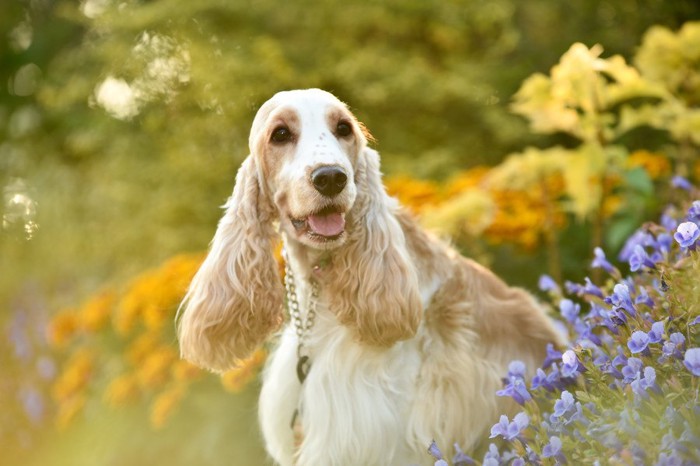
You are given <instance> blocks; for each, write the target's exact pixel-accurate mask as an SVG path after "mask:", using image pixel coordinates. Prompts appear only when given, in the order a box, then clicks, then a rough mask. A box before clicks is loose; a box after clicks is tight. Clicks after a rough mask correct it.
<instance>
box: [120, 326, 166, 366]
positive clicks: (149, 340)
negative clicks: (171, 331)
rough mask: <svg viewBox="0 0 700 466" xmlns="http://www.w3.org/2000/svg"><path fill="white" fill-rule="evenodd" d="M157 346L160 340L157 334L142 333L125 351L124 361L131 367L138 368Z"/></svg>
mask: <svg viewBox="0 0 700 466" xmlns="http://www.w3.org/2000/svg"><path fill="white" fill-rule="evenodd" d="M159 345H161V339H160V336H159V335H158V334H156V333H152V332H147V333H143V334H141V335H140V336H139V337H138V338H136V339H135V340H134V341H133V342H132V343H131V345H129V347H128V348H127V349H126V359H127V361H129V362H130V363H131V364H132V365H133V366H138V365H139V364H141V362H142V361H143V360H144V359H145V358H146V356H147V355H148V354H149V353H152V352H153V350H155V348H157V347H158V346H159Z"/></svg>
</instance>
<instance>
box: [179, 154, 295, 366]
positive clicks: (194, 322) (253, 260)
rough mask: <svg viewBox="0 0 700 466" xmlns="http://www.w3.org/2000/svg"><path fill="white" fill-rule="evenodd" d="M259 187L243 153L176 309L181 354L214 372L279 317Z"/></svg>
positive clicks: (247, 349)
mask: <svg viewBox="0 0 700 466" xmlns="http://www.w3.org/2000/svg"><path fill="white" fill-rule="evenodd" d="M261 186H262V183H261V182H260V179H259V174H258V169H257V164H256V161H255V160H254V158H253V156H248V158H247V159H246V160H245V161H244V162H243V164H242V165H241V168H240V169H239V170H238V175H237V176H236V185H235V187H234V190H233V195H232V196H231V197H230V198H229V200H228V202H227V203H226V205H225V208H226V212H225V214H224V216H223V217H222V219H221V220H220V221H219V225H218V228H217V230H216V234H215V235H214V239H213V241H212V243H211V246H210V250H209V254H208V255H207V258H206V259H205V260H204V263H203V264H202V266H201V267H200V269H199V271H198V272H197V274H196V275H195V277H194V279H193V280H192V283H191V284H190V288H189V291H188V292H187V295H186V297H185V300H184V301H183V303H182V305H181V307H180V316H179V322H178V337H179V341H180V352H181V356H182V357H183V358H184V359H187V360H188V361H190V362H192V363H194V364H197V365H198V366H202V367H205V368H208V369H211V370H213V371H217V372H222V371H226V370H228V369H231V368H233V367H235V365H236V362H237V360H238V359H240V358H244V357H246V356H248V355H249V354H250V353H251V352H252V351H253V350H254V349H255V348H256V347H257V346H258V345H260V344H261V343H262V342H263V341H264V340H265V338H266V337H267V336H268V335H269V334H270V333H271V332H273V331H274V330H276V329H277V328H278V327H279V326H280V324H281V323H282V321H283V320H284V313H283V307H282V306H283V289H282V285H281V281H280V276H279V272H278V267H277V264H276V262H275V259H274V257H273V255H272V247H273V245H272V241H273V238H274V235H275V232H274V229H273V226H272V220H273V217H274V211H273V209H272V205H271V203H270V201H269V199H268V198H267V195H266V194H265V193H264V192H263V191H262V188H261Z"/></svg>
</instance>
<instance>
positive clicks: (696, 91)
mask: <svg viewBox="0 0 700 466" xmlns="http://www.w3.org/2000/svg"><path fill="white" fill-rule="evenodd" d="M699 19H700V3H698V2H697V1H696V0H677V1H673V2H669V1H664V0H530V1H527V2H523V1H518V0H489V1H478V0H454V1H451V0H439V1H427V0H386V1H373V2H367V1H359V0H343V1H333V0H321V1H307V0H304V1H294V2H292V1H289V2H280V1H275V0H257V1H243V0H240V1H239V0H196V1H192V0H151V1H147V0H141V1H139V0H123V1H120V0H82V1H78V0H73V1H69V0H3V2H2V4H1V5H0V32H2V35H1V36H0V44H1V45H0V86H1V87H2V91H0V190H1V191H2V192H1V194H2V197H1V198H0V199H1V204H0V216H1V217H2V224H1V230H0V328H1V330H2V338H1V339H0V457H1V458H2V459H0V462H2V463H3V464H22V465H64V464H65V465H121V464H129V465H132V464H133V465H137V464H168V465H176V464H183V465H185V464H187V465H192V464H200V465H205V464H211V465H218V464H235V465H258V464H266V461H267V460H266V459H265V455H264V451H263V448H262V446H261V442H260V436H259V434H258V430H257V421H256V396H257V395H256V392H257V389H258V388H259V382H258V381H257V375H256V374H257V371H258V369H259V367H260V366H261V364H262V363H263V361H264V358H265V350H264V349H261V350H260V351H259V352H257V353H256V354H255V355H253V356H252V357H251V359H249V360H247V361H244V362H242V364H241V368H240V369H238V370H236V371H232V372H231V373H228V374H225V375H223V376H221V377H219V376H214V375H210V374H206V373H203V372H201V371H199V370H197V369H196V368H193V367H192V366H190V365H188V364H186V363H184V362H182V361H179V360H178V357H177V345H176V342H175V338H174V332H173V317H174V313H175V309H176V306H177V303H178V302H179V300H180V299H181V297H182V293H183V290H184V289H185V287H186V286H187V283H188V281H189V279H190V278H191V276H192V274H193V273H194V271H195V270H196V268H197V266H198V264H199V262H200V261H201V259H202V258H203V254H204V252H205V251H206V248H207V244H208V242H209V240H210V239H211V237H212V235H213V232H214V228H215V225H216V222H217V220H218V218H219V216H220V214H221V211H220V209H219V206H220V205H222V204H223V202H224V201H225V199H226V198H227V196H228V195H229V194H230V192H231V190H232V187H233V180H234V175H235V171H236V168H237V167H238V165H239V164H240V162H241V161H242V160H243V158H244V157H245V156H246V155H247V153H248V148H247V137H248V131H249V128H250V123H251V121H252V118H253V116H254V114H255V111H256V110H257V108H258V107H259V106H260V104H262V103H263V102H264V101H265V100H267V98H269V97H270V96H271V95H272V94H274V93H275V92H277V91H279V90H283V89H290V88H307V87H321V88H323V89H326V90H329V91H331V92H333V93H334V94H336V95H337V96H338V97H339V98H341V99H342V100H344V101H345V102H347V103H348V104H349V105H350V107H351V108H352V110H353V111H354V113H355V114H356V115H357V116H358V118H359V119H360V120H361V121H363V122H364V123H365V124H366V126H367V127H368V128H369V130H370V131H371V132H372V134H373V135H374V137H375V138H376V140H377V142H376V144H375V147H376V148H377V149H378V150H379V151H380V153H381V154H382V164H383V169H384V172H385V173H386V175H387V177H386V178H385V181H386V184H387V187H388V189H389V190H390V191H391V192H392V193H393V194H394V195H396V196H398V197H399V198H400V199H401V200H402V201H403V202H404V203H405V204H406V205H408V206H409V207H410V208H411V209H412V210H413V211H414V212H415V213H416V214H418V215H420V216H421V219H422V221H423V222H424V224H425V225H426V226H428V227H431V228H434V229H437V230H438V231H439V232H440V233H441V234H444V235H448V236H449V237H451V238H452V240H453V242H454V243H455V245H456V246H457V247H458V248H460V249H461V250H462V252H463V253H464V254H467V255H470V256H472V257H475V258H476V259H477V260H479V261H480V262H482V263H484V264H486V265H488V266H489V267H491V268H493V269H494V270H496V271H497V273H499V274H500V275H501V276H503V277H504V278H505V279H506V280H507V281H509V282H510V283H513V284H518V285H522V286H525V287H527V288H529V289H531V290H533V291H535V290H536V284H537V278H538V277H539V276H540V274H542V273H548V274H550V275H551V276H553V277H555V278H556V279H562V278H568V279H577V280H581V279H582V277H583V276H585V275H586V274H587V273H588V272H587V271H586V269H585V268H586V265H587V264H588V263H589V262H590V257H591V254H592V249H593V246H597V245H603V246H605V247H606V248H607V249H608V250H609V251H612V252H613V253H615V252H617V251H618V250H619V249H620V247H621V246H622V243H623V241H624V239H625V238H626V237H627V236H628V235H629V234H630V233H631V232H632V231H633V230H634V229H635V228H637V227H638V226H639V225H640V224H641V223H642V222H643V221H645V220H646V219H649V218H652V217H653V218H656V216H657V215H658V213H659V212H660V210H661V208H662V207H663V204H662V202H661V201H660V200H659V194H658V193H659V192H663V190H664V189H665V188H663V186H667V185H668V180H669V179H671V177H673V176H674V175H681V176H684V177H686V178H687V179H690V180H695V181H698V180H700V167H699V166H698V164H697V154H698V145H700V136H698V135H699V134H700V118H699V117H698V113H697V112H698V105H700V72H698V66H699V65H698V64H699V63H700V58H698V56H697V50H700V33H699V32H697V31H698V30H699V29H694V30H693V31H691V30H690V28H687V29H686V31H687V33H684V34H685V35H683V34H680V33H679V32H678V31H680V30H681V27H682V26H683V25H684V24H689V21H692V20H696V21H697V20H699ZM652 26H659V27H662V28H663V29H660V28H658V27H657V28H656V29H650V28H652ZM677 34H680V35H677ZM577 42H578V43H581V44H583V45H581V44H579V46H574V47H572V45H573V44H574V43H577ZM596 44H600V46H596ZM601 47H602V48H601ZM674 47H675V48H674ZM669 50H677V51H678V56H675V55H668V54H669ZM692 50H695V55H694V56H693V52H692ZM660 51H661V52H660ZM615 55H620V57H617V58H613V57H614V56H615ZM679 57H680V58H679ZM666 58H668V60H667V61H666V62H664V61H663V60H664V59H666ZM683 60H687V61H688V63H691V64H692V63H694V65H692V66H694V67H695V68H694V69H693V68H692V66H691V68H689V69H685V68H682V66H685V65H683V63H685V62H683ZM693 60H695V61H694V62H693ZM558 63H559V64H560V65H559V67H558V68H557V70H558V71H557V70H553V69H552V67H553V66H555V65H557V64H558ZM679 63H680V64H679ZM674 66H675V67H676V68H674ZM671 71H673V73H675V74H673V73H672V72H671ZM601 72H602V73H603V74H601ZM536 73H540V74H539V75H535V74H536ZM640 73H641V77H640ZM693 73H695V74H693ZM533 75H535V76H534V77H533ZM603 75H604V76H603ZM678 76H681V78H678ZM516 93H517V94H516ZM601 96H602V97H601ZM603 97H604V101H601V100H600V99H601V98H603Z"/></svg>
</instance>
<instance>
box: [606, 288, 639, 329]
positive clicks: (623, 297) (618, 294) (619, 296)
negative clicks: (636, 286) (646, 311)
mask: <svg viewBox="0 0 700 466" xmlns="http://www.w3.org/2000/svg"><path fill="white" fill-rule="evenodd" d="M605 302H606V303H608V304H611V305H612V306H613V308H614V309H624V310H625V311H627V312H628V313H629V314H630V315H632V316H634V315H636V314H637V311H636V309H635V307H634V304H633V303H632V297H631V296H630V289H629V286H627V284H626V283H618V284H617V285H615V286H614V287H613V294H611V295H610V296H608V297H607V298H605ZM625 321H626V319H625Z"/></svg>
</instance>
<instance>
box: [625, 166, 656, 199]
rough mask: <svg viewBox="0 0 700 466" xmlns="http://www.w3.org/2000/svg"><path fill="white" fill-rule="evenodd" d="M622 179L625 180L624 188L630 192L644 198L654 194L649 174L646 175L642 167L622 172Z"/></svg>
mask: <svg viewBox="0 0 700 466" xmlns="http://www.w3.org/2000/svg"><path fill="white" fill-rule="evenodd" d="M623 177H624V180H625V186H626V187H627V188H629V189H631V190H632V191H635V192H637V193H640V194H643V195H645V196H651V195H652V194H654V183H653V182H652V181H651V177H650V176H649V173H647V171H646V170H644V169H643V168H642V167H635V168H633V169H631V170H628V171H626V172H624V174H623Z"/></svg>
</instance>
